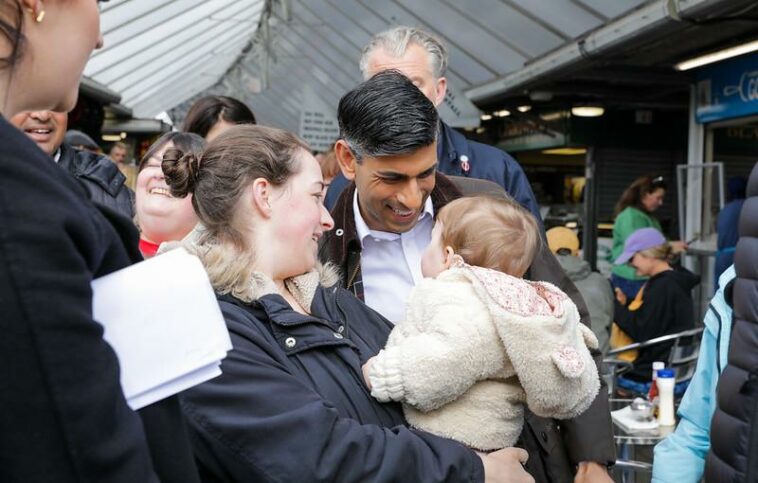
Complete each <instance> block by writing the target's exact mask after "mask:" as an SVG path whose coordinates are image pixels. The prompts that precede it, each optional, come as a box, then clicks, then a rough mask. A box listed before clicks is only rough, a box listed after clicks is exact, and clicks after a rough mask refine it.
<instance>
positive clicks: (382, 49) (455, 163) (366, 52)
mask: <svg viewBox="0 0 758 483" xmlns="http://www.w3.org/2000/svg"><path fill="white" fill-rule="evenodd" d="M447 65H448V52H447V48H446V47H445V44H444V43H443V42H442V40H441V39H439V38H438V37H437V36H435V35H433V34H431V33H430V32H427V31H425V30H423V29H420V28H414V27H403V26H399V27H394V28H392V29H390V30H386V31H384V32H381V33H378V34H376V35H374V37H372V38H371V40H369V42H368V44H366V46H365V47H364V48H363V52H362V55H361V60H360V69H361V74H362V75H363V80H367V79H369V78H370V77H373V76H374V75H375V74H377V73H379V72H382V71H385V70H397V71H399V72H401V73H402V74H403V75H405V76H406V77H408V78H409V79H410V80H411V82H413V84H414V85H415V86H416V87H418V89H419V90H420V91H421V92H422V93H423V94H424V95H425V96H426V97H427V98H428V99H429V100H430V101H432V104H434V106H435V107H437V106H439V105H440V104H441V103H442V102H443V101H444V99H445V94H446V93H447V78H446V77H445V71H446V70H447ZM438 122H439V135H438V139H437V160H438V165H437V170H438V171H440V172H441V173H445V174H447V175H452V176H465V177H471V178H479V179H486V180H489V181H493V182H495V183H497V184H498V185H500V186H502V187H503V189H504V190H505V192H506V193H508V195H510V196H511V198H513V199H515V200H516V201H517V202H518V203H519V204H521V206H523V207H524V208H526V209H527V210H529V211H530V212H531V213H532V215H534V217H535V219H536V220H537V222H538V223H539V224H540V226H542V217H541V216H540V209H539V205H538V204H537V200H536V199H535V198H534V193H533V192H532V188H531V186H530V185H529V180H528V179H527V177H526V174H525V173H524V170H523V169H522V168H521V165H520V164H519V163H518V162H517V161H516V160H515V159H513V158H512V157H511V156H510V155H509V154H508V153H506V152H504V151H501V150H500V149H497V148H494V147H492V146H488V145H486V144H482V143H478V142H475V141H470V140H468V139H466V137H465V136H463V134H461V133H459V132H458V131H456V130H455V129H453V128H452V127H450V126H448V125H447V124H445V122H444V121H443V120H442V119H439V121H438ZM347 184H348V183H347V180H346V179H345V178H344V177H343V176H341V175H338V176H337V177H336V178H335V179H334V182H333V186H332V187H330V190H329V191H328V192H327V200H326V205H327V207H329V208H330V209H331V208H333V207H334V204H336V202H337V198H338V197H339V193H340V192H341V191H342V190H343V189H344V188H345V187H346V186H347Z"/></svg>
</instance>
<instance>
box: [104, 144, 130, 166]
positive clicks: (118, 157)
mask: <svg viewBox="0 0 758 483" xmlns="http://www.w3.org/2000/svg"><path fill="white" fill-rule="evenodd" d="M126 151H127V147H126V144H124V143H122V142H121V141H116V142H115V143H113V146H111V149H110V151H109V152H108V156H109V157H110V158H111V159H112V160H113V162H114V163H116V166H121V165H123V164H126Z"/></svg>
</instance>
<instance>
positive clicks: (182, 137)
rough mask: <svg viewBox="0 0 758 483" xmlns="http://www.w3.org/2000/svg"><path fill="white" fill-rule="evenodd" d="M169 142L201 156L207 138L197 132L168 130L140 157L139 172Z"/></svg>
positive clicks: (179, 148)
mask: <svg viewBox="0 0 758 483" xmlns="http://www.w3.org/2000/svg"><path fill="white" fill-rule="evenodd" d="M168 143H172V144H173V145H174V147H175V148H176V149H178V150H179V151H181V152H183V153H192V154H194V155H195V156H197V157H199V156H200V155H201V154H202V153H203V150H204V149H205V139H203V138H201V137H200V136H198V135H197V134H192V133H188V132H178V131H170V132H167V133H165V134H163V135H162V136H161V137H159V138H158V139H157V140H156V141H155V142H154V143H153V144H151V145H150V147H149V148H148V150H147V152H146V153H145V155H144V156H142V159H140V162H139V165H138V168H137V172H139V171H142V170H143V169H145V166H147V163H148V161H150V158H152V157H153V156H155V153H157V152H158V151H160V150H161V149H162V148H163V146H165V145H166V144H168ZM122 144H123V143H122ZM164 158H165V153H164Z"/></svg>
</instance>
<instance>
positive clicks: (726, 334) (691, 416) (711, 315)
mask: <svg viewBox="0 0 758 483" xmlns="http://www.w3.org/2000/svg"><path fill="white" fill-rule="evenodd" d="M735 275H736V274H735V270H734V265H732V266H731V267H729V268H728V269H727V270H726V271H725V272H724V273H723V275H721V278H720V279H719V290H718V292H716V295H715V296H714V297H713V299H712V300H711V303H710V305H709V306H708V312H706V314H705V320H704V322H705V331H704V332H703V341H702V343H701V345H700V354H699V356H698V361H697V369H696V371H695V374H694V376H693V377H692V380H691V381H690V385H689V387H688V388H687V392H686V393H685V394H684V398H683V399H682V402H681V404H680V405H679V412H678V413H679V417H680V418H681V419H680V421H679V425H678V426H677V427H676V431H675V432H674V433H673V434H671V435H670V436H669V437H667V438H666V439H664V440H663V441H661V442H660V443H658V445H656V447H655V458H654V459H653V482H659V483H664V482H665V483H669V482H671V483H697V482H699V481H700V480H701V478H702V477H703V470H704V467H705V456H706V454H707V453H708V449H709V448H710V445H711V438H710V428H711V418H712V417H713V412H714V410H715V409H716V384H717V383H718V380H719V376H720V375H721V371H723V370H724V367H725V366H726V364H727V355H728V352H729V339H730V335H731V332H732V308H731V307H730V306H729V304H727V302H726V300H725V298H724V288H725V287H726V285H727V284H728V283H729V282H731V281H732V280H733V279H734V278H735Z"/></svg>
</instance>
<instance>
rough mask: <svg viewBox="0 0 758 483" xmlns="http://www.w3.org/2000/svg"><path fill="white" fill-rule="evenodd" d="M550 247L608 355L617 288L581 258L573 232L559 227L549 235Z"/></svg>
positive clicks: (602, 348) (603, 349) (602, 349)
mask: <svg viewBox="0 0 758 483" xmlns="http://www.w3.org/2000/svg"><path fill="white" fill-rule="evenodd" d="M546 235H547V244H548V246H549V247H550V250H551V251H552V252H553V253H554V254H555V256H556V258H557V259H558V262H559V263H560V264H561V267H563V270H564V271H565V272H566V274H567V275H568V276H569V278H570V279H571V281H572V282H574V285H576V288H578V289H579V293H581V294H582V298H583V299H584V302H585V303H586V304H587V308H588V309H589V311H590V324H591V328H592V332H594V333H595V336H596V337H597V340H598V344H599V346H600V351H601V352H603V353H606V352H607V351H608V347H609V345H608V342H609V339H610V336H611V323H612V322H613V301H614V296H613V288H611V285H610V283H608V279H606V278H605V277H603V276H602V275H601V274H599V273H598V272H593V271H592V269H591V268H590V264H589V263H587V262H586V261H584V260H582V259H581V258H579V237H577V236H576V233H574V232H573V230H570V229H568V228H566V227H563V226H557V227H555V228H551V229H549V230H548V231H547V233H546Z"/></svg>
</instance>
